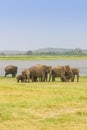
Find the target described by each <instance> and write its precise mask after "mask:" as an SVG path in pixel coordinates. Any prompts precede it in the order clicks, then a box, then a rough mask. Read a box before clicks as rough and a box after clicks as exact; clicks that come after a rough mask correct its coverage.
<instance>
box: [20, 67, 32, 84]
mask: <svg viewBox="0 0 87 130" xmlns="http://www.w3.org/2000/svg"><path fill="white" fill-rule="evenodd" d="M21 73H22V74H21V75H22V76H23V77H24V82H27V81H28V82H29V81H30V71H29V69H24V70H22V72H21Z"/></svg>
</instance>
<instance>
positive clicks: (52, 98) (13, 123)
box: [0, 77, 87, 130]
mask: <svg viewBox="0 0 87 130" xmlns="http://www.w3.org/2000/svg"><path fill="white" fill-rule="evenodd" d="M0 130H87V77H81V78H80V82H79V83H77V82H74V83H71V82H70V83H61V82H59V81H56V82H46V83H40V82H38V83H17V82H16V79H15V78H4V77H0Z"/></svg>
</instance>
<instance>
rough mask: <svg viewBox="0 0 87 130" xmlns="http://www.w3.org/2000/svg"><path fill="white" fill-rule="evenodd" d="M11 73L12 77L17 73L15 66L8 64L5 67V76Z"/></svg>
mask: <svg viewBox="0 0 87 130" xmlns="http://www.w3.org/2000/svg"><path fill="white" fill-rule="evenodd" d="M8 74H11V75H12V77H15V76H16V74H17V66H14V65H8V66H6V67H5V77H6V75H8Z"/></svg>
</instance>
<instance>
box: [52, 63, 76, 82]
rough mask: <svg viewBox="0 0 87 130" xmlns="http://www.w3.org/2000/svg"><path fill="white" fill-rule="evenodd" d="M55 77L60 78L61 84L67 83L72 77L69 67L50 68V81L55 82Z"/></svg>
mask: <svg viewBox="0 0 87 130" xmlns="http://www.w3.org/2000/svg"><path fill="white" fill-rule="evenodd" d="M55 77H60V79H61V81H62V82H68V81H69V79H70V78H72V77H73V74H72V70H71V68H70V66H69V65H65V66H58V65H57V66H55V67H53V68H52V81H55Z"/></svg>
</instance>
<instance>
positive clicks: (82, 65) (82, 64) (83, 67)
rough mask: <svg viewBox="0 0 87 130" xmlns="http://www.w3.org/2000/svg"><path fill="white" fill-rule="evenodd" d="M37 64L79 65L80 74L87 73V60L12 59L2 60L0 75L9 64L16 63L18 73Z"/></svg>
mask: <svg viewBox="0 0 87 130" xmlns="http://www.w3.org/2000/svg"><path fill="white" fill-rule="evenodd" d="M36 64H45V65H51V66H56V65H70V66H71V67H78V68H79V69H80V75H87V60H50V61H47V60H36V61H16V60H13V61H10V60H5V61H3V60H0V75H1V76H4V68H5V67H6V66H7V65H16V66H18V73H17V74H20V73H21V71H22V70H23V69H25V68H29V67H31V66H33V65H36Z"/></svg>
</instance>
